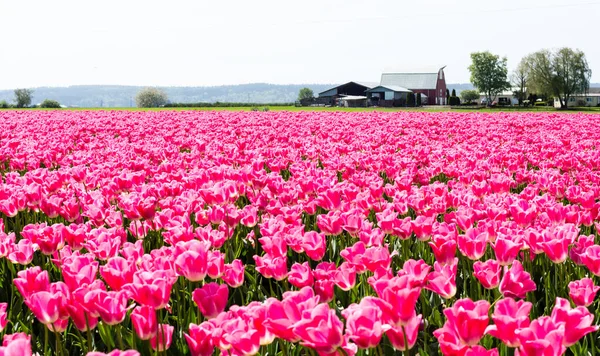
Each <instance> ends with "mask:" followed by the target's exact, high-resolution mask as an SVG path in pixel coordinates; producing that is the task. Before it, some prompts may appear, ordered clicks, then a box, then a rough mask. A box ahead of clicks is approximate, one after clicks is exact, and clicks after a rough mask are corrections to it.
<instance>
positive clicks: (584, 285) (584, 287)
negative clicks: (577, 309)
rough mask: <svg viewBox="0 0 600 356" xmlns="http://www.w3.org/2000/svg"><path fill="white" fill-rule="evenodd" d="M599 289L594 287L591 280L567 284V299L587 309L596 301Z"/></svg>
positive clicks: (584, 279)
mask: <svg viewBox="0 0 600 356" xmlns="http://www.w3.org/2000/svg"><path fill="white" fill-rule="evenodd" d="M598 290H600V287H598V286H595V285H594V281H593V280H592V279H591V278H582V279H580V280H578V281H572V282H569V297H571V300H572V301H573V303H575V305H577V306H584V307H589V306H590V305H592V303H593V302H594V299H596V293H598Z"/></svg>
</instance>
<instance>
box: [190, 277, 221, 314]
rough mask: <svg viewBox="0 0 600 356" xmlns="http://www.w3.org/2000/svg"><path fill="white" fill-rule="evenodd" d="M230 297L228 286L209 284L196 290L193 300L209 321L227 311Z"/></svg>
mask: <svg viewBox="0 0 600 356" xmlns="http://www.w3.org/2000/svg"><path fill="white" fill-rule="evenodd" d="M228 297H229V289H228V288H227V285H226V284H221V285H219V284H217V283H207V284H205V285H204V286H202V288H197V289H196V290H194V293H193V294H192V299H193V300H194V302H195V303H196V305H198V308H200V311H201V312H202V315H204V317H206V318H207V319H212V318H215V317H216V316H217V315H219V313H221V312H222V311H223V310H225V306H226V305H227V298H228Z"/></svg>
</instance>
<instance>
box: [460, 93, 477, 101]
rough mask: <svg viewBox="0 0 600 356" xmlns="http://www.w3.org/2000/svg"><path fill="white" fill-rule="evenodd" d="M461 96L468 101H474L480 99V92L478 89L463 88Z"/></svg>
mask: <svg viewBox="0 0 600 356" xmlns="http://www.w3.org/2000/svg"><path fill="white" fill-rule="evenodd" d="M460 97H461V98H462V100H463V101H464V102H466V103H472V102H473V101H475V100H477V99H479V92H477V90H463V91H461V92H460Z"/></svg>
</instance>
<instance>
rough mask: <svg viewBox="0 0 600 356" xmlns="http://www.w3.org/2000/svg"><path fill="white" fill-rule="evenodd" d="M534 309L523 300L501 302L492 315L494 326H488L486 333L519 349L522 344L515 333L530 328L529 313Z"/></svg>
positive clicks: (505, 299) (504, 300)
mask: <svg viewBox="0 0 600 356" xmlns="http://www.w3.org/2000/svg"><path fill="white" fill-rule="evenodd" d="M532 307H533V304H531V303H530V302H526V301H523V300H519V301H515V300H514V299H512V298H504V299H501V300H499V301H498V302H497V303H496V306H495V308H494V313H493V314H492V320H493V321H494V325H490V326H488V327H487V329H486V330H485V333H486V334H489V335H492V336H493V337H495V338H497V339H500V340H502V342H503V343H505V344H506V345H507V346H509V347H519V346H520V345H521V344H520V341H519V338H518V337H517V334H516V333H515V331H516V330H518V329H522V328H526V327H529V324H530V321H529V312H530V310H531V308H532Z"/></svg>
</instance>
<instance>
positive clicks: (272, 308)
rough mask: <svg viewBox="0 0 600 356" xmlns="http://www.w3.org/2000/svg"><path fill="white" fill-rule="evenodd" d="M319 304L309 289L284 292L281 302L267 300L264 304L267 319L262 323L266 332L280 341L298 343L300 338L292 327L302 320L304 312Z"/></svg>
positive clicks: (317, 298)
mask: <svg viewBox="0 0 600 356" xmlns="http://www.w3.org/2000/svg"><path fill="white" fill-rule="evenodd" d="M318 303H319V297H318V296H316V295H315V293H314V291H313V289H312V288H310V287H304V288H302V289H301V290H300V291H297V292H285V293H283V298H282V300H281V301H279V300H277V299H275V298H269V299H267V301H266V302H265V304H266V308H267V315H266V316H267V317H266V319H265V321H264V324H265V326H266V327H267V330H268V331H269V332H271V333H273V334H274V335H275V336H277V337H278V338H280V339H283V340H286V341H289V342H298V341H300V337H299V336H298V335H296V334H295V333H294V331H293V327H294V325H295V324H296V323H298V322H299V321H300V320H301V319H302V315H304V313H305V312H310V311H311V310H313V309H314V308H315V307H316V306H317V304H318Z"/></svg>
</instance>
